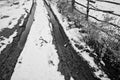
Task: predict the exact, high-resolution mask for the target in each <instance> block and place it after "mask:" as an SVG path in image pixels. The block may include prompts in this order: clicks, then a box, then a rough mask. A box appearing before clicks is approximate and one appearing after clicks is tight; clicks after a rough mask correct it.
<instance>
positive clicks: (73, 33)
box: [52, 5, 110, 80]
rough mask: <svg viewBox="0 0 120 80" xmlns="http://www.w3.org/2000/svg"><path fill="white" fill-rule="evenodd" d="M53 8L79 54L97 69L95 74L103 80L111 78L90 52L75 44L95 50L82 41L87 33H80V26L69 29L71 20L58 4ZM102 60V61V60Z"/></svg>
mask: <svg viewBox="0 0 120 80" xmlns="http://www.w3.org/2000/svg"><path fill="white" fill-rule="evenodd" d="M52 9H53V11H54V13H55V14H56V16H57V17H58V19H59V22H60V23H61V24H62V26H63V28H64V30H65V32H66V34H67V36H68V38H69V39H70V42H71V44H72V46H73V48H74V49H75V50H76V52H78V53H79V56H82V57H83V58H84V60H85V61H87V62H88V63H89V65H90V66H91V67H92V68H94V69H95V72H94V74H95V75H96V76H97V77H98V78H100V79H101V80H110V79H109V78H108V76H107V75H106V74H105V73H104V71H102V70H101V69H100V67H99V66H97V64H96V63H95V62H94V58H93V57H91V56H90V55H89V53H88V52H86V51H83V49H82V50H80V49H78V48H77V47H76V46H75V44H78V45H82V46H83V47H84V49H88V50H90V51H93V50H92V49H91V48H90V47H89V46H87V44H86V43H85V42H83V41H82V37H83V36H85V35H86V34H80V33H79V31H80V29H78V28H73V29H69V30H68V29H67V27H68V25H69V24H68V23H69V22H68V21H67V19H66V18H64V17H63V16H62V15H61V14H60V13H59V12H58V11H57V9H56V5H52ZM101 62H102V61H101ZM102 63H103V62H102ZM103 65H104V63H103ZM101 75H102V76H101Z"/></svg>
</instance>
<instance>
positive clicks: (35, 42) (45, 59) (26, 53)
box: [11, 0, 64, 80]
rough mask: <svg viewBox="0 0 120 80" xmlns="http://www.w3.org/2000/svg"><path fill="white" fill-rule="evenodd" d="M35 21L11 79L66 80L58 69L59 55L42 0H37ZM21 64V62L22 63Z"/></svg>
mask: <svg viewBox="0 0 120 80" xmlns="http://www.w3.org/2000/svg"><path fill="white" fill-rule="evenodd" d="M36 1H37V6H36V11H35V21H34V22H33V24H32V27H31V30H30V33H29V35H28V38H27V42H26V44H25V47H24V49H23V51H22V53H21V55H20V57H19V59H18V63H17V64H16V67H15V69H14V73H13V75H12V77H11V80H64V76H63V75H61V73H60V72H58V71H57V68H58V63H59V59H58V55H57V50H56V49H55V46H54V45H53V44H52V40H53V38H52V35H51V27H50V26H49V25H50V23H49V21H48V16H47V11H46V9H45V7H44V4H43V2H42V0H36ZM19 62H20V63H21V64H20V63H19Z"/></svg>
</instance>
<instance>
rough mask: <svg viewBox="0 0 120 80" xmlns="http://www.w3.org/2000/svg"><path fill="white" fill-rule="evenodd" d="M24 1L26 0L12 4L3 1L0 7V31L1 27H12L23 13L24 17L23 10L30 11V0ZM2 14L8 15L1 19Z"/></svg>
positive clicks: (25, 14)
mask: <svg viewBox="0 0 120 80" xmlns="http://www.w3.org/2000/svg"><path fill="white" fill-rule="evenodd" d="M25 1H26V0H19V4H18V5H13V6H10V5H6V4H8V3H3V5H2V6H1V7H0V25H1V26H0V31H1V29H3V28H13V27H14V26H15V25H16V24H17V22H18V20H19V19H20V17H21V16H22V15H24V18H25V17H26V16H27V13H26V11H25V10H28V12H29V11H30V8H31V6H32V0H30V1H27V2H25ZM23 3H24V5H23ZM3 16H9V17H7V18H3V19H1V17H3ZM9 23H11V24H9Z"/></svg>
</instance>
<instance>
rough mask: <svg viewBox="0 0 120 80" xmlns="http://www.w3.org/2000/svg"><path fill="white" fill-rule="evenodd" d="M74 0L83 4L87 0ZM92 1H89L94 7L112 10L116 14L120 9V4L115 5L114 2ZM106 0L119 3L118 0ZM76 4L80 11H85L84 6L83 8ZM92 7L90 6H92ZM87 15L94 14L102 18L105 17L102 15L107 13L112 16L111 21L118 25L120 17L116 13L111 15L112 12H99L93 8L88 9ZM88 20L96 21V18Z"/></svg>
mask: <svg viewBox="0 0 120 80" xmlns="http://www.w3.org/2000/svg"><path fill="white" fill-rule="evenodd" d="M75 1H76V2H78V3H80V4H83V5H85V6H86V4H87V0H75ZM94 1H95V3H90V4H92V5H93V6H94V7H95V8H98V9H101V10H107V11H113V12H114V13H116V14H120V10H119V8H120V5H115V4H111V3H106V2H100V1H97V0H94ZM107 1H112V2H117V3H120V0H107ZM76 6H77V8H78V9H79V10H80V11H82V12H84V13H86V9H85V8H83V7H82V6H80V5H78V4H77V5H76ZM90 7H91V6H90ZM94 7H92V8H94ZM89 15H91V16H94V17H96V18H97V19H99V20H104V19H105V18H104V17H105V16H107V15H109V17H114V20H112V21H111V22H112V23H115V24H117V25H119V26H120V24H119V21H120V18H119V17H118V16H116V15H112V14H109V13H103V12H100V11H94V10H89ZM90 20H92V21H95V22H96V20H95V19H93V18H90Z"/></svg>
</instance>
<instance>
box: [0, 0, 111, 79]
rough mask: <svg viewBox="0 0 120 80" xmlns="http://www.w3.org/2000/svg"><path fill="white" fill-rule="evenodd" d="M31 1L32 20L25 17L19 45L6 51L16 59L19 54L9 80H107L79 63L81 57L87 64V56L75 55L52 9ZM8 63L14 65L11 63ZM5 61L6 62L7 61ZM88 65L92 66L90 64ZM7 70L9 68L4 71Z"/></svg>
mask: <svg viewBox="0 0 120 80" xmlns="http://www.w3.org/2000/svg"><path fill="white" fill-rule="evenodd" d="M34 1H35V3H36V4H35V5H36V9H35V7H33V9H32V10H33V12H34V11H35V14H34V13H31V15H32V16H29V19H28V22H27V24H26V30H25V32H23V35H22V36H21V38H20V41H19V40H17V41H19V42H18V45H17V48H16V47H15V48H13V49H12V50H11V51H10V53H11V54H13V53H14V54H13V56H14V57H16V56H15V54H17V53H19V52H21V51H22V52H21V53H20V56H19V58H18V61H17V63H16V66H15V68H14V72H13V74H12V76H11V80H100V79H99V78H101V80H110V79H108V78H107V76H106V75H104V73H103V72H102V71H100V70H99V68H98V67H97V68H95V69H96V73H97V72H99V73H97V74H98V76H95V74H94V72H95V71H94V72H93V69H92V68H91V67H90V65H89V63H88V62H87V60H85V59H83V56H84V55H85V56H84V57H87V58H88V61H89V60H90V59H89V57H88V56H89V54H88V56H87V52H85V51H83V52H81V53H80V54H81V55H82V57H81V55H80V56H79V55H78V53H79V52H77V50H75V49H74V48H73V46H72V43H71V42H70V39H68V35H66V32H65V31H64V29H63V25H61V23H60V21H59V20H58V18H57V17H58V16H57V17H56V14H57V13H55V12H54V11H53V10H54V9H53V7H52V8H51V6H49V5H47V4H46V3H44V1H45V0H34ZM54 13H55V14H54ZM33 15H34V16H33ZM33 17H34V19H33ZM30 26H31V27H30ZM29 30H30V32H29ZM27 35H28V36H27ZM74 37H76V36H74ZM26 38H27V39H26ZM24 43H25V46H24ZM16 44H17V43H16ZM81 44H82V42H81ZM12 46H14V45H12ZM82 46H83V47H84V46H85V45H82ZM85 47H86V46H85ZM87 48H88V47H87ZM22 49H23V50H22ZM82 53H83V54H82ZM13 56H11V58H13ZM17 57H18V56H17ZM17 57H16V58H17ZM12 60H13V62H14V59H12ZM92 60H93V59H92ZM7 61H8V62H9V59H8V60H7ZM7 61H6V62H7ZM11 62H12V61H11ZM92 62H93V63H92V64H94V60H93V61H92ZM90 63H91V62H90ZM13 64H14V63H13ZM5 66H6V65H5ZM95 66H96V65H95ZM3 67H4V66H3ZM8 69H11V68H9V67H8ZM8 71H11V70H8ZM6 72H7V71H6ZM101 73H102V76H101ZM3 74H4V73H3ZM100 76H101V77H100ZM2 77H3V79H4V78H6V75H5V76H2ZM97 77H99V78H97ZM0 79H1V78H0ZM5 80H8V79H7V78H6V79H5Z"/></svg>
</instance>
